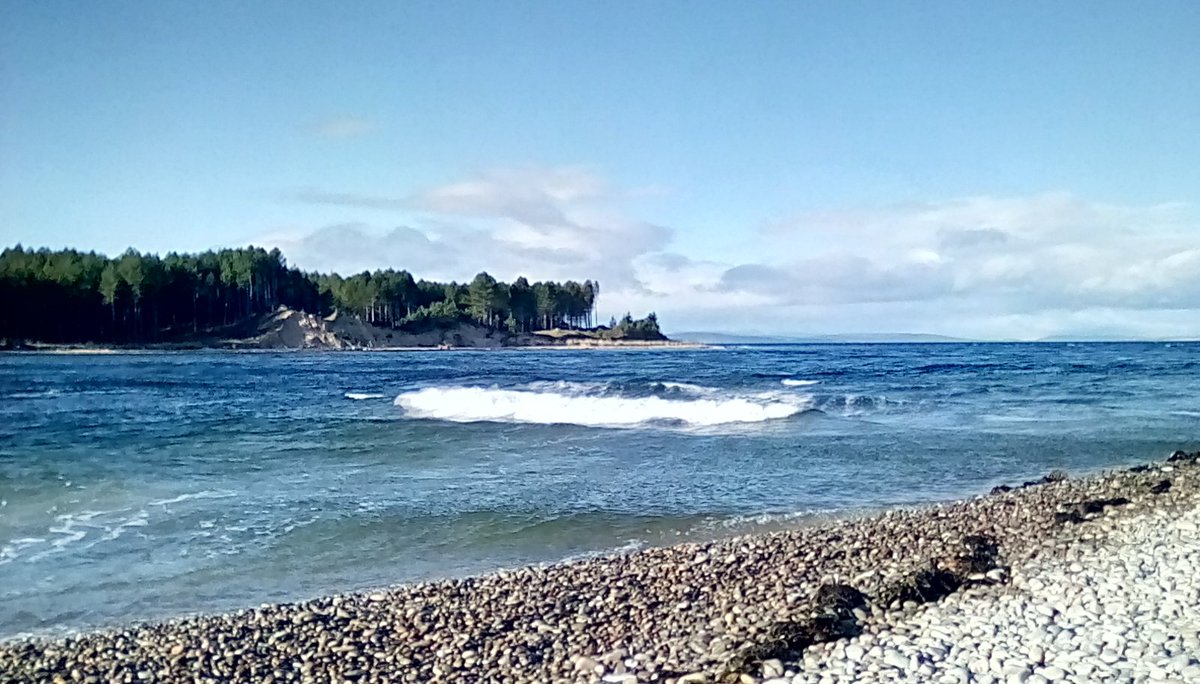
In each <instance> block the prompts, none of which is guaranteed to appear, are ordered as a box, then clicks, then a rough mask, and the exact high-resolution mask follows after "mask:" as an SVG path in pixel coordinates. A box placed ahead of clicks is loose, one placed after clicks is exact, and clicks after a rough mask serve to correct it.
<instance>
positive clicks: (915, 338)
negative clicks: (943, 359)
mask: <svg viewBox="0 0 1200 684" xmlns="http://www.w3.org/2000/svg"><path fill="white" fill-rule="evenodd" d="M671 339H674V340H679V341H683V342H697V343H700V344H822V343H825V344H830V343H842V344H853V343H889V342H890V343H904V342H971V341H973V340H966V339H962V338H957V337H947V336H945V335H930V334H925V333H858V334H843V335H806V336H794V337H793V336H784V335H735V334H730V333H719V332H704V331H693V332H678V333H672V334H671Z"/></svg>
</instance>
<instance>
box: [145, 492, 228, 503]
mask: <svg viewBox="0 0 1200 684" xmlns="http://www.w3.org/2000/svg"><path fill="white" fill-rule="evenodd" d="M236 495H237V492H235V491H232V490H228V489H224V490H216V489H202V490H200V491H198V492H188V493H187V494H180V495H179V496H173V497H171V498H169V499H158V500H156V501H151V502H150V503H149V505H150V506H169V505H171V504H177V503H181V502H183V501H190V500H192V499H228V498H229V497H231V496H236Z"/></svg>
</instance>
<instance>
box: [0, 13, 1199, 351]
mask: <svg viewBox="0 0 1200 684" xmlns="http://www.w3.org/2000/svg"><path fill="white" fill-rule="evenodd" d="M1198 36H1200V4H1197V3H1194V2H1151V3H1145V4H1140V5H1139V6H1134V5H1132V4H1130V3H1116V2H1112V3H1102V2H1096V3H1087V4H1086V7H1085V6H1084V5H1082V4H1076V3H1019V2H1011V3H991V4H985V3H963V2H948V3H937V2H921V3H882V2H874V3H855V2H822V3H799V2H791V3H784V2H777V3H765V2H750V3H736V4H734V3H726V2H686V3H685V2H679V3H673V2H655V3H647V2H605V3H600V2H594V3H582V2H561V3H551V2H537V3H534V2H510V3H484V2H478V3H464V2H439V3H434V2H423V3H377V4H376V3H368V2H355V3H282V2H280V3H272V2H256V3H240V2H239V3H235V2H207V3H197V2H139V3H128V2H103V3H66V2H36V3H35V2H25V1H22V2H13V1H11V0H0V242H3V243H5V244H12V243H16V242H21V243H24V244H26V245H48V246H54V247H58V246H67V245H70V246H76V247H81V248H86V249H97V250H101V251H105V252H109V253H113V252H118V251H121V250H123V249H124V248H125V247H126V246H129V245H133V246H135V247H137V248H138V249H142V250H149V251H157V252H163V251H167V250H181V251H186V250H200V249H206V248H209V247H218V246H226V245H238V244H245V243H248V242H255V243H259V244H274V245H278V246H280V247H281V248H283V249H284V251H285V253H286V254H287V255H288V257H289V259H290V260H291V261H292V262H293V263H295V264H298V265H300V266H302V267H305V268H316V269H322V270H325V269H336V270H339V271H351V270H361V269H364V268H372V269H373V268H380V267H387V266H392V267H397V268H409V269H410V270H413V271H414V272H415V273H417V275H425V276H428V277H438V278H457V279H467V278H470V277H471V276H472V275H473V274H474V273H475V272H477V271H479V270H481V269H487V270H489V271H490V272H492V273H493V274H495V275H497V276H498V277H502V278H511V277H513V276H515V275H516V274H518V273H523V274H526V275H529V276H530V277H533V278H541V277H553V278H563V277H575V278H578V279H583V278H587V277H592V278H597V279H599V280H600V281H601V283H602V284H604V287H603V290H602V308H608V309H609V310H610V311H612V312H613V313H619V312H622V311H624V310H625V309H627V308H628V309H633V310H634V311H635V312H640V311H643V310H647V309H656V310H657V311H658V312H659V314H660V317H661V318H662V319H663V320H664V322H665V323H666V325H667V326H668V327H669V328H672V329H675V330H681V329H688V328H691V329H695V328H705V329H720V330H727V331H756V332H767V333H820V332H872V331H876V332H877V331H908V332H918V331H919V332H935V333H944V334H951V335H962V336H970V337H986V338H1013V337H1015V338H1036V337H1040V336H1043V335H1054V334H1078V335H1091V336H1095V335H1129V336H1147V337H1188V336H1200V210H1198V209H1197V202H1198V201H1200V197H1198V195H1200V164H1198V163H1197V160H1200V88H1198V87H1197V84H1200V47H1198V46H1200V39H1198Z"/></svg>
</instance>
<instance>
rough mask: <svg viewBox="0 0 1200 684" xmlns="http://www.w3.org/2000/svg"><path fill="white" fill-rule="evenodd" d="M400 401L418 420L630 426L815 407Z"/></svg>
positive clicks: (522, 394)
mask: <svg viewBox="0 0 1200 684" xmlns="http://www.w3.org/2000/svg"><path fill="white" fill-rule="evenodd" d="M395 404H396V405H397V406H400V407H401V408H403V409H404V411H405V413H407V414H408V415H409V416H411V417H413V418H430V419H436V420H448V421H453V422H457V423H476V422H493V423H538V424H542V425H584V426H589V427H630V426H636V425H645V424H648V423H651V424H652V423H673V424H678V425H686V426H697V427H698V426H708V425H725V424H730V423H761V422H764V421H768V420H776V419H780V418H787V417H789V416H793V415H796V414H797V413H800V412H802V411H805V410H807V409H809V408H811V404H812V402H811V399H809V398H807V397H797V398H792V399H789V400H780V399H773V398H772V399H768V398H765V397H743V396H726V397H713V398H697V399H684V398H679V399H674V398H672V399H663V398H661V397H657V396H643V397H622V396H592V395H580V394H567V393H563V392H554V391H548V392H546V391H543V392H536V391H525V390H510V389H500V388H496V387H492V388H483V387H427V388H425V389H421V390H416V391H413V392H405V393H403V394H401V395H399V396H397V397H396V400H395Z"/></svg>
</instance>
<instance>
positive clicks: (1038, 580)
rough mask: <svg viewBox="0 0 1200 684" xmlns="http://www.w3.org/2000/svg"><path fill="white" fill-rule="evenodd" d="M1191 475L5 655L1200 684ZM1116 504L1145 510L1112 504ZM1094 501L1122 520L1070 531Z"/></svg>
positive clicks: (142, 670) (505, 680)
mask: <svg viewBox="0 0 1200 684" xmlns="http://www.w3.org/2000/svg"><path fill="white" fill-rule="evenodd" d="M1185 456H1187V455H1186V454H1185ZM1172 465H1173V466H1174V468H1175V471H1176V474H1174V475H1173V476H1172V479H1173V481H1174V485H1173V486H1172V487H1171V488H1170V489H1169V490H1167V491H1164V492H1160V493H1152V492H1151V488H1152V487H1153V486H1154V485H1155V484H1157V483H1158V482H1159V481H1160V480H1161V475H1159V474H1157V473H1153V474H1150V473H1140V472H1115V473H1108V474H1102V475H1099V476H1095V477H1088V478H1075V479H1068V480H1065V481H1056V482H1055V484H1053V485H1050V486H1042V485H1035V486H1030V487H1026V488H1020V489H1016V490H1014V491H1010V492H1008V493H1006V494H1001V495H998V496H982V497H976V498H973V499H967V500H963V501H958V502H952V503H946V504H939V505H935V506H927V507H922V508H913V509H896V510H891V511H887V512H885V513H883V514H880V515H875V516H866V517H861V518H848V519H842V520H832V521H829V522H827V523H822V524H820V525H809V526H804V527H799V528H797V529H792V530H784V531H779V532H773V533H770V534H761V535H756V536H747V537H737V538H731V539H723V540H717V541H711V542H703V543H689V544H681V545H677V546H672V547H663V548H651V549H646V550H643V551H639V552H635V553H630V554H621V555H614V556H606V557H600V558H591V559H585V560H581V561H576V562H571V563H564V564H561V565H553V566H546V567H531V568H524V569H520V570H511V571H505V572H499V573H494V574H491V575H484V576H480V577H471V578H465V579H456V580H444V581H438V582H427V583H421V584H411V585H404V586H397V587H392V588H389V589H386V590H379V591H371V592H365V593H357V594H344V595H339V596H329V597H322V598H317V599H313V600H310V601H302V602H298V603H292V604H264V605H262V606H260V607H258V608H253V609H247V610H241V611H236V612H234V613H228V614H224V615H210V616H199V617H187V618H181V619H177V620H171V621H167V622H162V623H151V624H138V625H131V626H128V627H125V628H119V629H112V630H101V631H92V632H85V633H81V634H76V635H72V636H67V637H63V638H44V639H18V640H11V641H7V642H3V643H0V681H2V682H7V681H14V682H52V681H63V682H68V681H69V682H80V681H81V682H109V681H118V682H134V681H148V682H151V681H152V682H163V683H166V684H174V683H183V682H188V683H191V682H206V683H207V682H225V681H255V682H272V684H282V683H283V682H314V683H315V682H346V681H353V682H375V681H395V682H400V683H401V684H407V683H415V682H429V681H435V680H436V681H444V682H450V681H456V682H457V681H465V682H481V683H488V684H491V683H495V684H517V683H519V682H530V681H544V682H556V683H560V682H561V683H564V684H566V683H576V682H577V683H580V684H582V683H583V682H589V683H595V682H598V681H599V682H605V683H606V684H632V683H634V682H658V683H662V684H665V682H667V681H669V680H673V681H674V683H675V684H705V683H713V682H717V681H721V682H739V683H740V684H749V683H750V682H758V681H760V678H761V679H762V680H765V681H766V682H770V684H783V683H784V682H788V681H790V682H792V683H793V684H800V683H806V684H807V683H812V684H816V683H818V682H826V683H828V684H834V683H836V682H868V683H880V682H897V681H901V682H903V681H921V682H926V681H937V682H946V683H947V684H961V683H962V682H970V683H971V684H985V683H987V682H1025V683H1026V684H1028V683H1029V682H1040V681H1072V682H1093V681H1094V682H1107V681H1137V682H1142V681H1152V680H1162V681H1181V682H1189V681H1191V682H1200V662H1197V661H1196V660H1194V659H1193V656H1192V655H1190V654H1196V653H1200V629H1198V627H1197V625H1196V623H1195V622H1194V620H1195V618H1194V617H1193V614H1194V612H1195V611H1194V609H1195V606H1197V605H1200V593H1198V588H1200V581H1198V580H1197V576H1198V575H1200V552H1198V547H1200V535H1197V533H1196V530H1197V523H1198V522H1200V515H1198V513H1197V505H1196V504H1197V494H1198V492H1200V477H1195V475H1196V474H1197V473H1200V463H1197V462H1194V461H1189V460H1186V458H1185V459H1184V460H1177V461H1173V463H1172ZM1115 497H1122V498H1126V499H1129V500H1130V501H1132V502H1133V504H1134V505H1133V506H1118V505H1116V504H1112V505H1111V506H1108V507H1105V506H1103V505H1100V504H1098V503H1097V502H1103V501H1104V500H1111V499H1113V498H1115ZM1081 502H1083V503H1090V504H1091V505H1092V507H1093V508H1094V507H1095V506H1096V505H1100V508H1101V509H1103V511H1104V513H1103V514H1102V515H1098V516H1097V515H1094V514H1093V513H1091V512H1089V515H1092V517H1093V518H1094V519H1091V520H1084V521H1082V522H1080V521H1078V520H1076V519H1073V518H1071V517H1070V516H1069V515H1067V518H1068V519H1069V520H1068V521H1067V522H1065V523H1064V521H1063V520H1062V519H1058V518H1056V515H1055V514H1056V513H1060V512H1063V511H1070V510H1074V509H1073V508H1072V507H1075V509H1081V508H1080V507H1082V506H1083V503H1081ZM981 534H982V535H985V536H986V537H987V538H990V539H994V540H995V541H996V542H997V543H998V545H999V547H1000V551H999V552H1000V555H1001V557H1000V567H989V569H987V570H983V569H981V568H978V567H969V568H966V569H963V570H961V571H960V572H961V574H960V575H958V576H959V577H963V578H967V577H974V578H975V579H974V580H969V581H968V584H969V586H967V587H965V588H963V589H962V590H960V591H957V592H955V593H952V594H950V595H949V596H946V597H945V598H944V599H943V600H941V601H935V602H931V603H930V602H925V601H924V600H922V601H916V600H912V598H913V597H912V596H902V597H901V598H902V599H903V600H896V601H895V602H887V603H886V604H885V603H884V602H882V601H879V602H874V603H873V604H872V605H868V606H857V607H855V608H854V610H853V611H850V612H849V613H848V615H850V616H852V619H853V620H855V621H856V622H857V623H858V624H859V625H861V627H862V628H863V629H864V630H865V631H864V633H863V634H862V635H860V636H859V637H857V638H855V639H854V640H842V641H836V642H829V643H826V644H821V645H818V646H816V647H812V648H808V649H807V650H805V651H803V652H782V653H780V654H779V655H778V656H775V657H768V656H759V657H761V658H765V660H764V661H754V662H752V663H749V664H746V666H745V667H744V668H743V669H741V670H740V671H734V672H733V677H732V678H729V677H723V676H721V675H722V674H728V669H727V668H730V667H732V663H736V662H738V661H737V658H738V656H739V654H742V653H745V652H746V649H747V648H748V647H754V646H755V645H761V644H763V643H767V642H768V640H767V638H766V637H767V635H769V634H771V633H772V630H773V629H774V628H775V627H776V626H777V625H779V624H784V625H786V624H791V621H796V620H803V619H806V618H808V617H810V611H812V610H813V606H814V604H813V597H814V594H815V592H816V590H817V589H818V588H819V587H821V586H822V584H827V583H830V582H846V581H848V579H847V578H853V581H852V584H853V586H854V587H855V588H856V589H858V590H859V591H861V592H863V593H864V594H866V595H867V596H868V597H872V598H873V597H878V596H883V595H885V594H884V590H886V589H887V588H888V587H889V586H892V585H893V584H894V583H895V581H896V580H897V579H898V578H900V577H904V576H913V574H914V573H916V572H918V571H921V570H923V569H927V568H930V567H931V566H936V565H937V564H939V563H951V564H953V563H962V562H964V561H963V560H962V559H963V558H964V556H963V555H962V554H963V551H964V548H965V547H964V540H965V539H966V538H967V537H968V536H971V535H981ZM968 560H969V558H968ZM971 562H973V561H971ZM955 567H957V566H955ZM1189 620H1191V621H1192V622H1189ZM1122 635H1125V636H1122ZM1026 656H1029V657H1028V658H1027V657H1026ZM1034 656H1036V657H1034ZM678 673H687V674H682V675H680V674H678Z"/></svg>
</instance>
